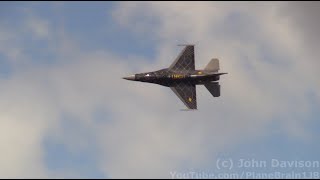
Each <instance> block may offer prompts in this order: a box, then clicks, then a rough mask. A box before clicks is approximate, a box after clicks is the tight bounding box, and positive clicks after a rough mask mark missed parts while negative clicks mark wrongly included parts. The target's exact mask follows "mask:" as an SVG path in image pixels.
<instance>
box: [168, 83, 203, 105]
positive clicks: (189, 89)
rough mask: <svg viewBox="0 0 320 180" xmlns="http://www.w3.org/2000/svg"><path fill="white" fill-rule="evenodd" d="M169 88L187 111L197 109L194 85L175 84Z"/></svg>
mask: <svg viewBox="0 0 320 180" xmlns="http://www.w3.org/2000/svg"><path fill="white" fill-rule="evenodd" d="M170 88H171V90H172V91H173V92H174V93H175V94H176V95H177V96H178V97H179V98H180V100H181V101H182V102H183V103H184V104H185V105H186V106H187V107H188V108H189V109H197V95H196V86H195V85H194V84H191V83H189V82H177V83H176V84H175V85H174V86H171V87H170Z"/></svg>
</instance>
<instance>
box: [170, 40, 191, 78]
mask: <svg viewBox="0 0 320 180" xmlns="http://www.w3.org/2000/svg"><path fill="white" fill-rule="evenodd" d="M169 69H170V70H172V71H174V72H188V71H193V70H195V65H194V45H186V47H185V48H184V49H183V50H182V51H181V52H180V54H179V55H178V57H177V58H176V59H175V61H174V62H173V63H172V64H171V66H170V67H169Z"/></svg>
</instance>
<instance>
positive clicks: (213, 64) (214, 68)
mask: <svg viewBox="0 0 320 180" xmlns="http://www.w3.org/2000/svg"><path fill="white" fill-rule="evenodd" d="M204 70H205V71H210V72H218V71H219V70H220V67H219V59H217V58H213V59H211V61H210V62H209V63H208V64H207V66H206V67H205V68H204Z"/></svg>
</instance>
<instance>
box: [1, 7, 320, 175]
mask: <svg viewBox="0 0 320 180" xmlns="http://www.w3.org/2000/svg"><path fill="white" fill-rule="evenodd" d="M286 5H287V4H286V3H269V2H268V3H267V2H265V3H262V4H260V3H259V4H258V3H237V2H232V3H226V2H214V3H213V2H209V3H208V2H200V3H196V2H190V3H189V2H188V3H187V2H184V3H178V2H173V3H172V2H168V3H160V2H152V3H151V2H147V3H144V2H143V3H131V2H128V3H119V4H118V5H117V6H116V7H117V9H115V11H114V13H113V15H114V18H115V20H116V21H117V22H118V23H119V24H120V25H123V26H124V27H130V28H132V29H133V30H134V31H135V32H136V33H137V35H138V36H141V37H145V38H152V39H154V40H155V41H157V42H158V45H157V46H158V49H157V53H158V54H157V56H156V62H155V63H149V62H148V61H147V60H145V59H143V58H142V57H134V58H132V57H129V58H130V62H127V61H126V60H124V58H122V57H121V56H117V55H115V54H112V53H111V52H108V51H105V52H102V51H95V52H88V51H87V50H80V49H78V48H79V47H77V45H76V44H75V43H74V42H73V40H72V39H70V38H69V37H68V36H67V35H68V32H67V31H64V30H63V28H62V31H61V32H58V33H59V34H58V35H57V34H54V35H53V34H52V33H53V32H51V31H50V30H49V29H50V28H49V27H50V23H47V22H46V21H45V20H44V19H41V18H39V17H34V16H32V18H34V19H31V20H29V21H27V22H29V24H28V25H27V27H29V28H31V29H30V30H31V32H30V33H32V35H33V36H34V37H35V38H39V39H41V38H44V37H48V38H47V40H48V43H53V41H51V40H52V39H53V37H56V38H57V39H58V40H59V43H58V44H55V45H54V46H50V48H53V49H54V51H55V52H56V53H57V55H58V56H59V57H62V58H63V59H68V61H67V62H63V61H59V62H58V63H56V64H54V65H53V66H50V67H47V66H46V67H44V66H28V68H25V69H23V68H19V71H17V72H16V73H15V74H13V76H12V77H11V78H10V79H1V84H2V85H1V88H0V97H1V99H2V101H1V102H0V107H1V108H0V112H1V113H0V114H1V115H0V118H1V126H0V132H1V133H2V135H1V137H0V139H1V142H4V143H2V144H0V146H1V147H0V156H1V157H0V158H1V159H3V161H2V163H0V174H1V175H2V176H4V177H41V176H44V177H46V176H50V177H52V176H54V177H56V176H59V177H60V176H64V174H65V173H66V174H65V175H66V176H69V175H70V174H73V172H69V171H68V170H65V171H64V172H54V171H52V170H50V169H47V168H46V165H45V162H44V159H43V156H44V153H45V152H44V147H43V146H42V144H41V143H42V141H43V140H44V137H46V136H54V137H55V138H56V139H57V140H58V141H60V142H61V143H65V144H66V145H67V146H68V147H69V148H70V149H71V150H72V151H79V149H81V148H84V147H85V148H86V147H87V146H89V144H86V143H87V142H86V141H87V140H83V139H80V138H77V137H73V136H72V137H70V134H68V132H67V131H62V129H61V126H62V125H63V123H62V122H61V119H60V118H61V117H60V116H61V114H62V113H63V112H67V113H70V114H72V115H73V116H74V117H76V119H78V120H79V124H80V123H81V124H84V125H85V127H87V130H89V131H91V132H92V134H95V136H96V137H97V142H96V143H97V146H98V148H99V149H98V152H99V154H97V155H96V156H98V157H99V162H98V163H99V166H100V168H101V169H102V171H103V172H104V173H105V174H106V175H108V176H109V177H114V178H118V177H138V178H139V177H142V178H143V177H164V178H168V177H171V176H170V171H174V170H177V169H184V168H202V167H206V166H207V165H210V164H211V162H209V160H208V159H212V158H213V157H215V156H217V155H218V152H221V151H223V150H225V149H226V148H230V147H232V145H233V144H234V143H235V142H242V141H245V140H246V139H249V138H250V139H251V138H258V137H259V136H263V135H265V133H267V132H268V129H267V128H266V127H267V126H266V125H269V124H270V123H271V122H273V121H276V122H277V124H281V123H282V124H283V126H280V127H279V129H281V130H285V131H288V136H293V137H295V136H297V137H299V138H309V135H310V134H308V132H306V129H305V128H304V126H303V125H304V123H305V122H304V119H305V117H306V115H308V108H309V104H308V102H307V100H306V98H305V94H306V93H307V91H308V90H312V91H314V92H315V93H318V91H316V90H317V89H319V85H317V84H315V83H312V81H311V80H309V79H308V78H311V79H312V80H315V77H317V76H318V75H319V72H318V71H316V70H315V67H313V65H314V64H313V63H312V62H311V61H310V62H309V61H307V60H306V61H301V58H302V57H306V56H307V57H312V56H311V55H310V54H309V51H307V50H306V49H305V48H304V47H303V45H302V43H301V42H302V41H303V40H304V38H303V37H302V36H301V34H300V33H301V32H300V31H298V30H295V28H293V27H294V25H293V24H292V19H291V18H290V17H288V16H284V15H283V14H281V13H280V14H279V12H280V11H281V10H282V9H281V7H284V6H286ZM235 13H237V14H235ZM231 15H236V17H237V18H242V19H241V20H243V21H241V22H239V21H240V20H239V21H237V22H234V21H233V20H230V18H232V16H231ZM233 23H236V25H234V24H233ZM149 31H150V32H149ZM140 33H141V34H140ZM3 34H12V33H9V32H8V31H7V30H0V41H2V42H4V41H5V42H9V40H6V39H7V37H8V36H6V35H3ZM12 35H15V34H14V33H13V34H12ZM151 35H152V36H153V37H151ZM180 41H182V42H183V43H185V42H187V43H189V42H191V43H193V42H196V43H197V46H196V53H197V54H196V63H197V64H196V67H197V68H201V67H204V66H205V65H206V63H207V62H208V61H209V60H210V59H211V58H212V57H218V58H220V60H221V62H220V64H221V70H222V71H226V72H229V74H228V75H225V76H223V77H222V79H221V84H222V96H221V97H220V98H213V97H211V95H210V93H209V92H207V90H206V89H205V88H204V87H198V88H197V89H198V103H199V105H198V106H199V109H200V110H199V111H195V112H182V111H179V109H180V108H184V105H183V104H182V102H180V101H179V99H178V98H177V97H176V96H175V95H174V93H173V92H171V90H170V89H169V88H166V87H161V86H158V85H152V84H143V83H138V82H130V81H125V80H123V79H121V77H123V76H125V75H128V74H131V73H134V72H133V70H134V69H140V71H141V72H142V71H149V70H156V69H155V68H159V69H160V68H163V67H166V66H168V65H169V64H171V62H172V61H173V59H174V58H175V56H176V55H177V54H178V53H179V50H180V49H179V48H177V47H175V44H178V43H181V42H180ZM54 42H56V41H54ZM15 45H16V44H12V46H10V47H12V48H7V47H5V46H3V45H1V44H0V52H6V51H7V50H8V49H9V50H12V51H13V50H14V48H16V47H19V49H20V50H21V49H22V50H23V46H15ZM263 47H267V49H263ZM263 51H266V52H267V53H270V57H276V59H272V61H269V60H268V59H267V60H265V59H264V56H265V53H266V52H263ZM21 52H23V51H21ZM279 54H280V55H279ZM276 55H277V56H276ZM278 55H279V56H278ZM279 57H281V59H279ZM282 58H283V59H282ZM9 59H13V57H9ZM18 59H19V58H18ZM298 80H299V84H300V85H299V86H298V85H297V81H298ZM96 108H99V109H103V110H105V111H106V112H108V117H107V119H104V120H103V121H100V122H97V121H96V120H95V119H93V113H94V111H95V110H96ZM278 121H280V122H278ZM79 133H81V131H80V130H79ZM79 137H81V136H80V134H79ZM9 162H10V163H11V164H9V166H8V165H7V163H9Z"/></svg>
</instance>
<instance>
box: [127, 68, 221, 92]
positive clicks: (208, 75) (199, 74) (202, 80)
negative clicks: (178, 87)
mask: <svg viewBox="0 0 320 180" xmlns="http://www.w3.org/2000/svg"><path fill="white" fill-rule="evenodd" d="M223 74H226V73H218V72H217V73H212V72H207V71H205V70H194V71H188V72H174V71H170V70H169V69H168V68H166V69H161V70H158V71H153V72H146V73H138V74H135V75H131V76H128V77H124V79H127V80H132V81H140V82H147V83H154V84H159V85H162V86H167V87H170V86H172V84H174V83H177V82H190V83H192V84H195V85H200V84H206V83H208V82H212V81H218V80H219V79H220V75H223Z"/></svg>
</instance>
